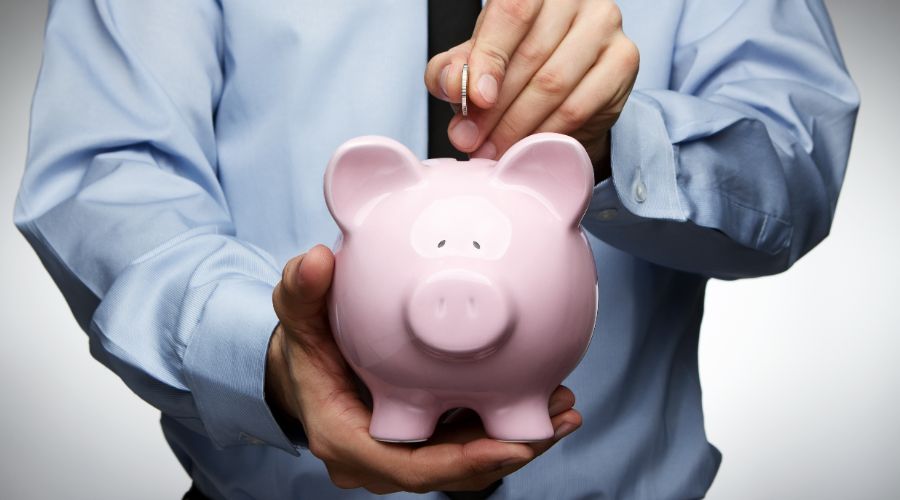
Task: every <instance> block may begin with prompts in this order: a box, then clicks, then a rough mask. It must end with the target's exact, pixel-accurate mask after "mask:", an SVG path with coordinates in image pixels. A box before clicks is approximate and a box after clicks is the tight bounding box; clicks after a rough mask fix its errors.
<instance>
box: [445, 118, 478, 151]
mask: <svg viewBox="0 0 900 500" xmlns="http://www.w3.org/2000/svg"><path fill="white" fill-rule="evenodd" d="M450 139H451V141H452V142H453V145H454V146H456V147H458V148H459V149H471V148H472V146H474V145H475V141H477V140H478V125H475V123H474V122H473V121H472V120H460V121H458V122H456V125H454V126H453V128H451V129H450Z"/></svg>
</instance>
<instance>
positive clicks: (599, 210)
mask: <svg viewBox="0 0 900 500" xmlns="http://www.w3.org/2000/svg"><path fill="white" fill-rule="evenodd" d="M610 163H611V167H612V176H611V177H610V178H609V179H605V180H604V181H603V182H601V183H599V184H597V185H596V186H594V191H593V195H592V197H591V203H590V206H589V207H588V211H587V214H586V217H585V218H586V219H587V220H586V221H585V222H587V223H588V224H587V225H586V227H588V228H590V226H591V225H593V224H595V223H598V224H601V225H607V224H613V225H623V224H630V223H634V222H638V221H639V220H640V219H642V218H645V219H647V218H649V219H665V220H675V221H685V220H687V216H686V214H685V212H684V210H683V209H682V207H681V203H680V199H679V194H678V184H677V180H676V168H675V146H673V145H672V143H671V141H670V139H669V134H668V132H667V130H666V127H665V122H664V121H663V116H662V114H661V112H660V110H659V109H658V108H657V107H656V106H655V105H654V104H653V101H652V100H651V99H648V98H645V97H644V96H642V95H641V94H640V92H634V93H632V95H631V97H630V98H629V99H628V101H627V102H626V103H625V107H624V108H623V109H622V113H621V114H620V115H619V119H618V120H617V121H616V124H615V125H614V126H613V128H612V129H611V131H610Z"/></svg>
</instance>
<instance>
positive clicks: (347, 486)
mask: <svg viewBox="0 0 900 500" xmlns="http://www.w3.org/2000/svg"><path fill="white" fill-rule="evenodd" d="M328 477H329V478H330V479H331V482H332V483H334V485H335V486H337V487H338V488H340V489H342V490H352V489H355V488H359V487H360V486H362V483H360V482H359V481H358V480H357V479H356V478H354V477H352V476H350V475H347V474H341V473H334V474H333V473H331V472H329V473H328Z"/></svg>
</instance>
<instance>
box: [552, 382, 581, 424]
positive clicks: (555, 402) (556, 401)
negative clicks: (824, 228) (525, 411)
mask: <svg viewBox="0 0 900 500" xmlns="http://www.w3.org/2000/svg"><path fill="white" fill-rule="evenodd" d="M573 406H575V393H574V392H572V390H571V389H569V388H568V387H566V386H564V385H561V386H559V387H557V388H556V390H555V391H553V394H551V395H550V404H549V409H550V416H551V417H553V416H556V415H559V414H560V413H562V412H564V411H566V410H568V409H569V408H571V407H573Z"/></svg>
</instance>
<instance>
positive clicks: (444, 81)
mask: <svg viewBox="0 0 900 500" xmlns="http://www.w3.org/2000/svg"><path fill="white" fill-rule="evenodd" d="M449 73H450V65H449V64H448V65H446V66H444V69H442V70H441V78H440V82H439V83H440V85H441V92H443V93H444V99H445V100H447V101H449V100H450V95H449V94H448V93H447V75H448V74H449Z"/></svg>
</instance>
